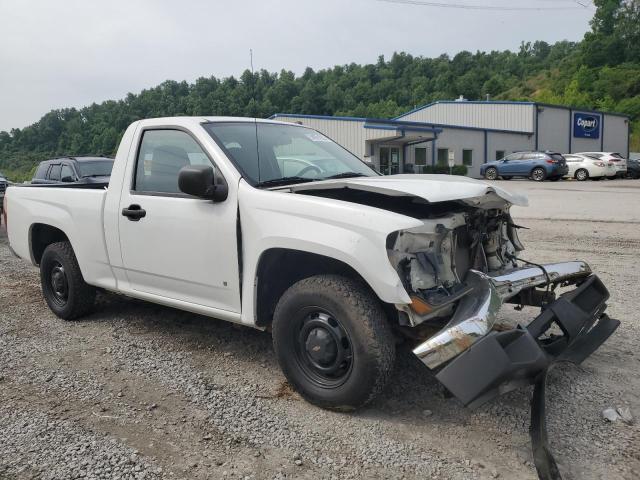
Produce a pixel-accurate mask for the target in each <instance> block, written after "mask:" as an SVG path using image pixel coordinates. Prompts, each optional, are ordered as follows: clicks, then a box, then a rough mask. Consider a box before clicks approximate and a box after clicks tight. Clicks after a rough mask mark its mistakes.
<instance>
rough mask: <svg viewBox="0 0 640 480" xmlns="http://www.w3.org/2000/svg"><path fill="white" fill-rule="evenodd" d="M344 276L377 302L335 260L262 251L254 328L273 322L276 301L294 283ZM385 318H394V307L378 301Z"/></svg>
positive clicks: (357, 276)
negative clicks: (311, 278)
mask: <svg viewBox="0 0 640 480" xmlns="http://www.w3.org/2000/svg"><path fill="white" fill-rule="evenodd" d="M327 274H335V275H343V276H345V277H348V278H352V279H354V280H356V281H358V282H360V283H362V284H363V285H365V286H366V287H367V288H368V289H369V290H370V291H371V293H372V294H373V295H374V296H375V297H376V298H378V296H377V295H376V294H375V292H373V290H372V289H371V287H370V286H369V284H368V283H367V282H366V281H365V280H364V278H362V276H361V275H360V274H359V273H358V272H356V271H355V270H354V269H353V268H352V267H351V266H349V265H347V264H346V263H344V262H341V261H340V260H336V259H335V258H331V257H326V256H324V255H318V254H315V253H309V252H304V251H300V250H290V249H285V248H272V249H270V250H267V251H265V252H264V253H263V254H262V255H261V257H260V261H259V263H258V268H257V271H256V289H257V291H256V297H255V299H256V303H255V305H256V306H255V309H256V325H257V326H259V327H266V326H268V325H270V324H271V321H272V320H273V312H274V311H275V308H276V305H277V303H278V300H280V297H281V296H282V294H283V293H284V292H285V291H286V290H287V289H288V288H289V287H290V286H292V285H293V284H294V283H296V282H299V281H300V280H302V279H304V278H308V277H312V276H314V275H327ZM380 303H381V305H382V307H383V308H384V310H385V312H386V313H387V316H388V318H393V316H395V318H397V316H398V312H397V310H396V308H395V307H394V306H393V305H390V304H386V303H384V302H382V301H380Z"/></svg>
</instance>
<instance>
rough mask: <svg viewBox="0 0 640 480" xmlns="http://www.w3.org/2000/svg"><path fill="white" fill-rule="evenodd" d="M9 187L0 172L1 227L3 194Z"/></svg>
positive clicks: (0, 222) (0, 220)
mask: <svg viewBox="0 0 640 480" xmlns="http://www.w3.org/2000/svg"><path fill="white" fill-rule="evenodd" d="M8 186H9V180H7V178H6V177H5V176H4V175H3V174H2V172H0V225H2V209H3V205H4V193H5V191H6V190H7V187H8Z"/></svg>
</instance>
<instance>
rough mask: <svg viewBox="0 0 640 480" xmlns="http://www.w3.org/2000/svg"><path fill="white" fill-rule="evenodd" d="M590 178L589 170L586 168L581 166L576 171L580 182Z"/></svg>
mask: <svg viewBox="0 0 640 480" xmlns="http://www.w3.org/2000/svg"><path fill="white" fill-rule="evenodd" d="M588 178H589V172H588V171H587V170H585V169H584V168H579V169H578V170H577V171H576V180H578V181H580V182H584V181H585V180H587V179H588Z"/></svg>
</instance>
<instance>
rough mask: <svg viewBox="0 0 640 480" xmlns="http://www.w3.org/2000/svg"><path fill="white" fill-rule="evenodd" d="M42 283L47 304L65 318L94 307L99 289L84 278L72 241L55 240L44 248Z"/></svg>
mask: <svg viewBox="0 0 640 480" xmlns="http://www.w3.org/2000/svg"><path fill="white" fill-rule="evenodd" d="M40 283H41V284H42V294H43V295H44V299H45V300H46V302H47V305H49V308H50V309H51V311H52V312H53V313H55V314H56V315H57V316H58V317H60V318H62V319H64V320H75V319H76V318H79V317H82V316H83V315H86V314H87V313H89V312H90V311H91V309H92V308H93V305H94V303H95V298H96V289H95V288H94V287H92V286H90V285H88V284H87V283H86V282H85V281H84V278H83V277H82V272H80V267H79V266H78V260H77V259H76V255H75V253H73V248H71V244H70V243H69V242H58V243H52V244H51V245H49V246H48V247H47V248H46V249H45V250H44V253H43V254H42V259H41V260H40Z"/></svg>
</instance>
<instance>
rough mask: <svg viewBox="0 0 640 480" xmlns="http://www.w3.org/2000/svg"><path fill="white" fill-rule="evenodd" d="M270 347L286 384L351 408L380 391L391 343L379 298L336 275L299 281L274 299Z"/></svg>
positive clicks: (310, 397)
mask: <svg viewBox="0 0 640 480" xmlns="http://www.w3.org/2000/svg"><path fill="white" fill-rule="evenodd" d="M272 327H273V345H274V349H275V351H276V356H277V358H278V363H279V364H280V368H282V371H283V373H284V375H285V376H286V377H287V380H288V381H289V383H290V384H291V385H292V386H293V387H294V388H295V389H296V390H297V391H298V392H299V393H300V394H301V395H302V396H303V397H304V398H305V399H306V400H307V401H309V402H311V403H313V404H315V405H318V406H319V407H322V408H329V409H333V410H340V411H351V410H355V409H356V408H358V407H361V406H362V405H364V404H366V403H367V402H369V401H370V400H372V399H373V398H374V397H375V396H376V395H377V394H378V393H380V391H381V390H382V389H383V387H384V386H385V384H386V383H387V380H388V379H389V376H390V374H391V370H392V368H393V364H394V361H395V342H394V337H393V334H392V331H391V328H390V325H389V323H388V322H387V318H386V316H385V314H384V311H383V309H382V307H381V305H380V302H379V301H378V299H377V298H376V297H375V296H374V295H373V294H372V293H371V292H370V291H368V290H367V289H366V288H365V287H364V286H363V285H361V284H360V283H358V282H356V281H354V280H351V279H349V278H346V277H342V276H338V275H318V276H315V277H310V278H306V279H304V280H300V281H299V282H298V283H296V284H294V285H293V286H292V287H290V288H289V289H288V290H287V291H286V292H285V293H284V294H283V295H282V297H281V298H280V300H279V301H278V305H277V306H276V310H275V313H274V316H273V325H272Z"/></svg>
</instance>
